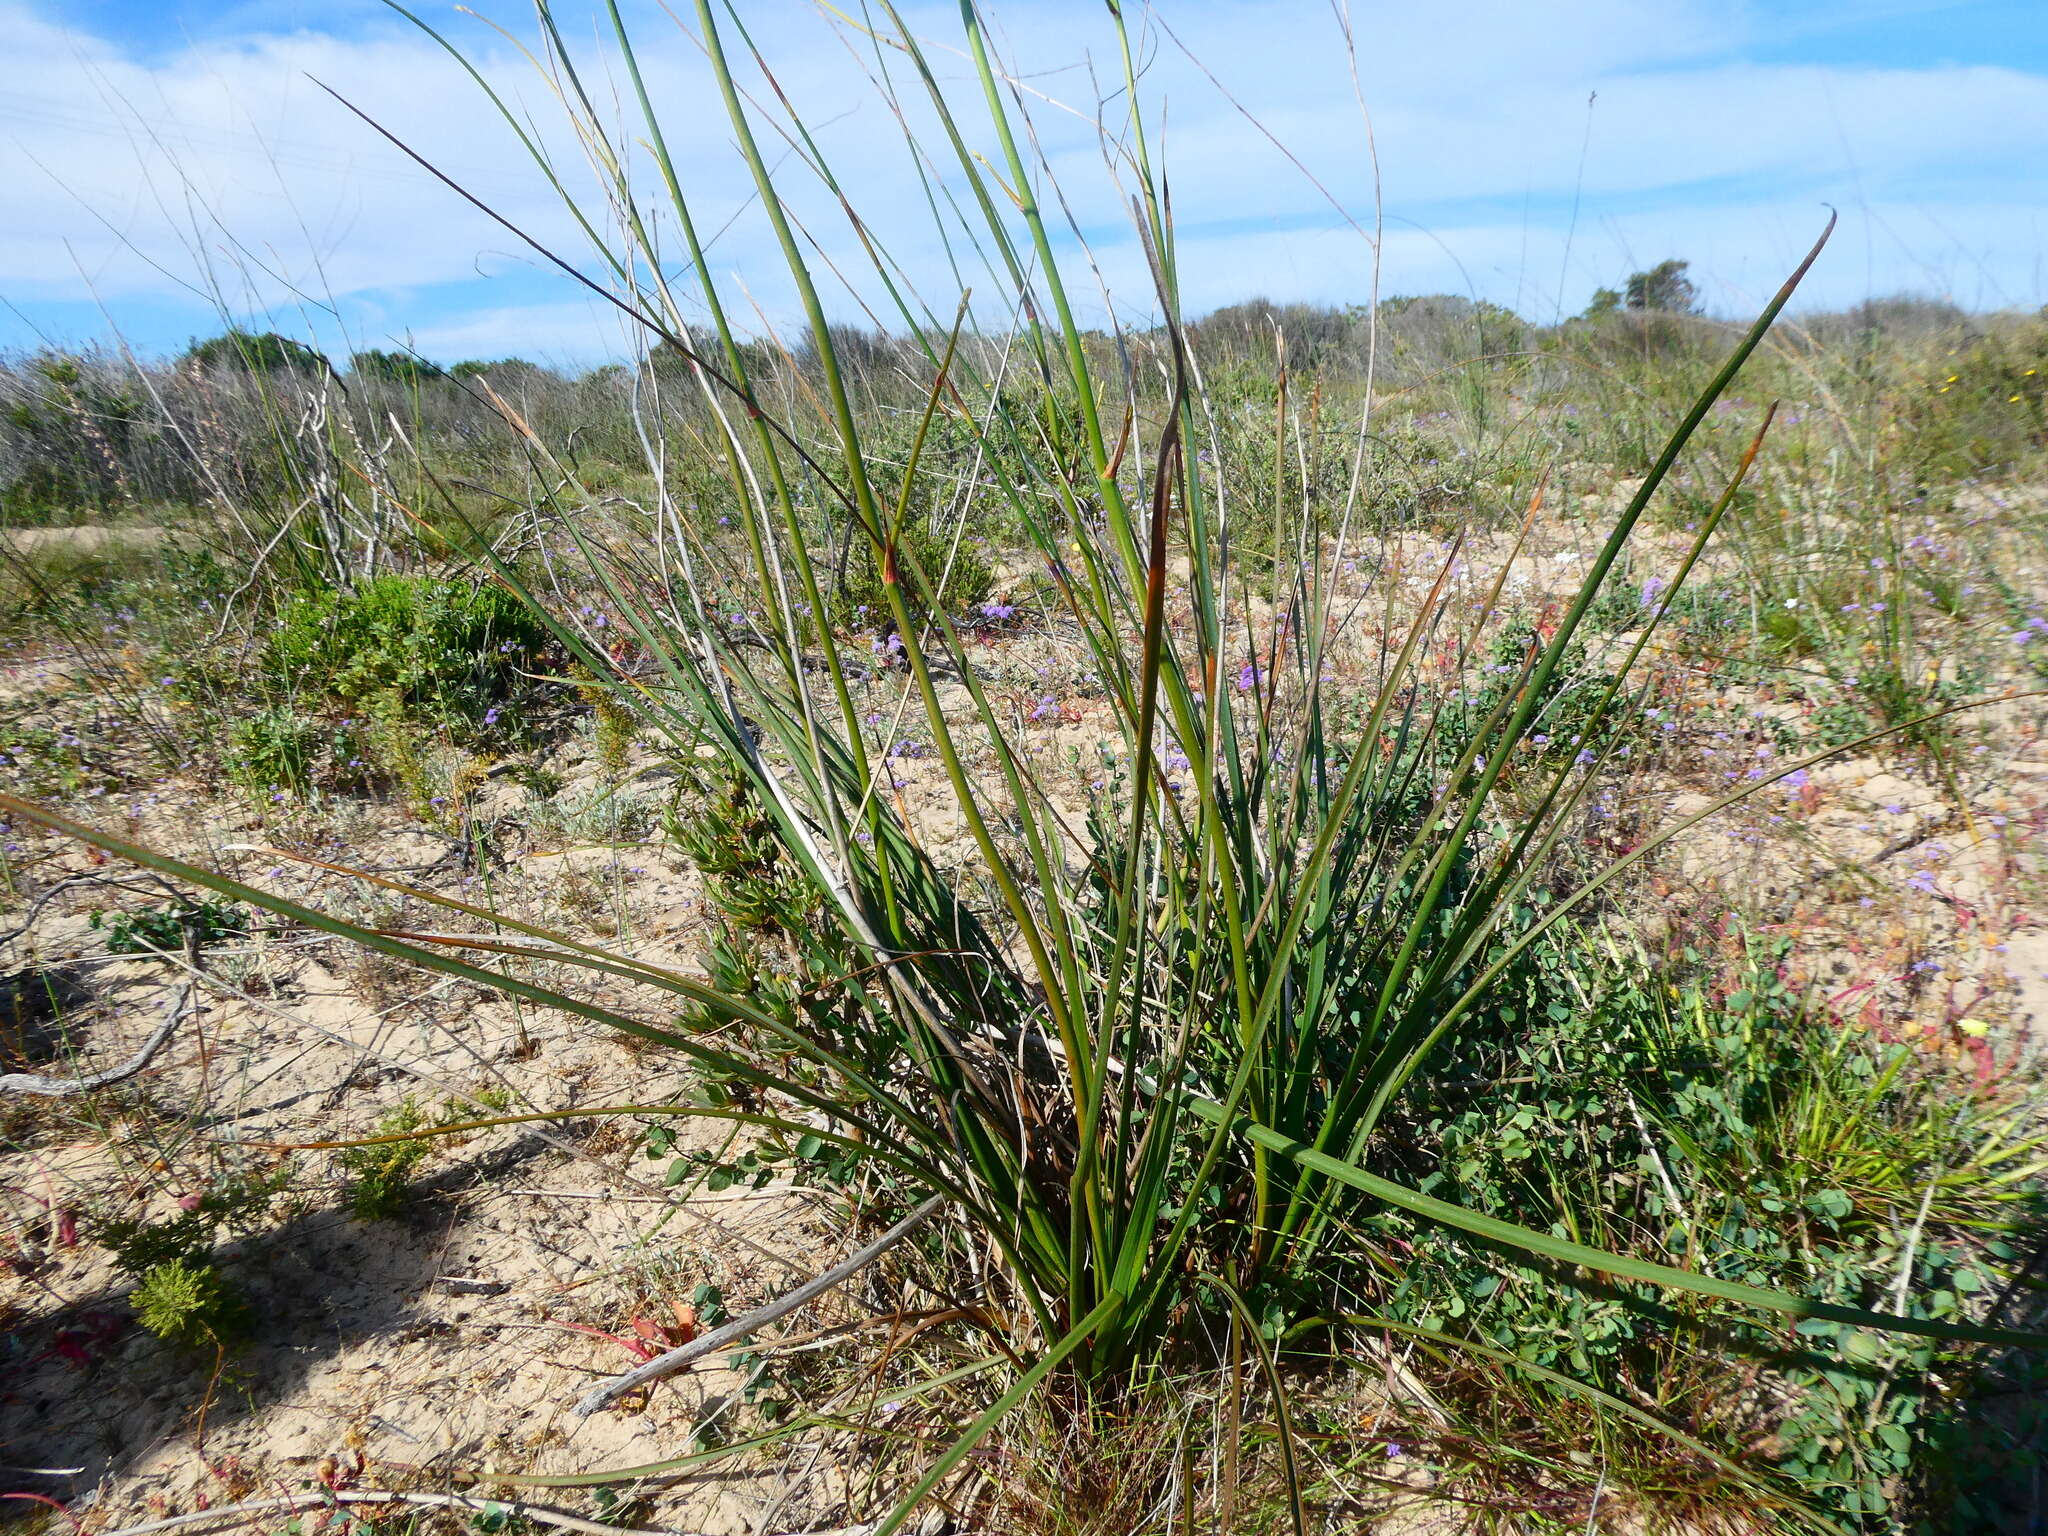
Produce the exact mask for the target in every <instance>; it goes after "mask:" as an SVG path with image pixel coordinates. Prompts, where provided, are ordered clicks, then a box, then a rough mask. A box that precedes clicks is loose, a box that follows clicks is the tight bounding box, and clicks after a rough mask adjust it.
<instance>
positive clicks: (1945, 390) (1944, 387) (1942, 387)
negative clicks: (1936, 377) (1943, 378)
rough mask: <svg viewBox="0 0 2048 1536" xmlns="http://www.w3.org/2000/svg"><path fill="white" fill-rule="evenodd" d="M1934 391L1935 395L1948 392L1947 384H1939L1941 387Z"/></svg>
mask: <svg viewBox="0 0 2048 1536" xmlns="http://www.w3.org/2000/svg"><path fill="white" fill-rule="evenodd" d="M1935 393H1936V394H1937V395H1945V394H1947V393H1948V386H1947V385H1946V384H1944V385H1942V386H1941V388H1939V389H1937V390H1936V391H1935Z"/></svg>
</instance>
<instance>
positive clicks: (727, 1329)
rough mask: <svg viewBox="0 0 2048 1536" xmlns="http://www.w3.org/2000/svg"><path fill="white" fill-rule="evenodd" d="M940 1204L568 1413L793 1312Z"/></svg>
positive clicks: (587, 1411)
mask: <svg viewBox="0 0 2048 1536" xmlns="http://www.w3.org/2000/svg"><path fill="white" fill-rule="evenodd" d="M943 1204H945V1201H944V1199H943V1198H942V1197H940V1196H938V1195H934V1196H932V1198H931V1199H929V1200H927V1201H925V1203H924V1204H923V1205H920V1206H919V1207H918V1208H917V1209H916V1210H914V1211H912V1212H911V1213H910V1214H909V1215H908V1216H906V1217H904V1218H903V1219H902V1220H901V1221H899V1222H897V1223H896V1225H895V1226H893V1227H891V1228H890V1229H889V1230H888V1231H886V1232H884V1233H883V1234H882V1235H881V1236H880V1237H878V1238H876V1239H875V1240H874V1241H873V1242H872V1243H869V1244H868V1245H867V1247H865V1248H863V1249H861V1250H860V1252H858V1253H856V1254H854V1255H853V1256H852V1257H851V1258H848V1259H846V1260H844V1261H843V1262H841V1263H839V1264H835V1265H833V1266H832V1268H830V1269H828V1270H826V1271H825V1273H823V1274H822V1275H820V1276H818V1278H817V1279H815V1280H806V1281H805V1282H804V1283H803V1284H802V1285H800V1286H798V1287H797V1288H796V1289H795V1290H793V1291H791V1292H790V1293H789V1294H788V1295H786V1296H783V1297H780V1298H778V1299H777V1300H775V1301H771V1302H769V1303H768V1305H766V1306H765V1307H756V1308H755V1309H754V1310H753V1311H751V1312H748V1313H746V1314H745V1315H744V1316H741V1317H736V1318H734V1319H733V1320H732V1321H731V1322H729V1323H721V1324H719V1326H718V1327H716V1328H714V1329H712V1330H711V1331H710V1332H709V1333H707V1334H705V1335H703V1336H702V1337H701V1338H695V1339H692V1340H690V1342H689V1343H687V1344H683V1345H679V1346H678V1347H677V1348H675V1349H672V1350H670V1351H669V1352H668V1353H667V1354H665V1355H656V1356H655V1357H654V1358H653V1359H652V1360H649V1361H646V1362H644V1363H643V1364H640V1365H636V1366H634V1367H633V1369H632V1370H630V1371H627V1372H626V1373H625V1374H624V1375H621V1376H614V1377H613V1378H612V1379H611V1380H610V1381H607V1382H605V1383H604V1384H603V1385H602V1386H600V1387H598V1388H597V1389H596V1390H595V1391H593V1392H592V1393H590V1394H589V1395H588V1396H587V1397H585V1398H584V1399H583V1400H582V1401H581V1402H579V1403H577V1405H576V1406H575V1408H574V1409H573V1410H572V1411H573V1412H574V1413H575V1415H576V1417H577V1418H579V1419H581V1418H587V1417H589V1416H590V1415H591V1414H593V1413H596V1412H597V1411H598V1410H599V1409H600V1408H605V1407H609V1406H610V1405H611V1404H612V1403H614V1402H616V1401H618V1399H619V1398H621V1397H623V1396H624V1395H625V1394H626V1393H628V1392H630V1391H632V1390H633V1389H634V1388H635V1387H643V1386H645V1385H647V1383H648V1382H650V1381H659V1380H661V1379H662V1378H663V1377H664V1376H673V1375H674V1374H675V1373H676V1372H677V1371H680V1370H682V1369H683V1368H684V1367H685V1366H687V1365H689V1364H690V1363H691V1362H692V1361H694V1360H700V1359H702V1358H703V1357H704V1356H705V1355H709V1354H713V1353H715V1352H716V1351H718V1350H721V1349H723V1348H725V1346H726V1345H728V1344H730V1343H732V1342H734V1341H735V1340H737V1339H743V1338H745V1337H746V1336H747V1335H748V1334H750V1333H753V1332H755V1331H757V1330H758V1329H761V1328H765V1327H766V1326H767V1325H768V1324H770V1323H772V1322H774V1321H775V1320H776V1319H777V1318H778V1317H786V1316H788V1315H789V1314H790V1313H792V1312H794V1311H796V1309H797V1308H798V1307H801V1306H803V1305H805V1304H806V1303H808V1302H811V1301H814V1300H816V1299H817V1298H818V1297H820V1296H822V1295H824V1294H825V1292H827V1291H829V1290H831V1289H832V1288H833V1287H834V1286H836V1285H840V1284H842V1283H844V1282H845V1281H846V1280H847V1279H848V1278H849V1277H851V1276H853V1275H856V1274H858V1273H859V1272H860V1271H861V1270H863V1269H865V1268H867V1267H868V1265H870V1264H872V1263H874V1262H875V1260H877V1259H879V1258H880V1257H881V1256H882V1255H883V1254H885V1253H887V1252H888V1251H889V1250H890V1249H891V1248H894V1247H895V1246H896V1245H897V1244H898V1243H900V1242H902V1241H903V1239H905V1238H906V1237H908V1236H910V1234H911V1233H913V1232H915V1231H916V1230H917V1229H918V1228H919V1227H921V1226H923V1225H924V1224H925V1223H926V1222H928V1221H930V1220H931V1219H932V1217H933V1216H935V1215H937V1214H938V1210H939V1207H940V1206H941V1205H943Z"/></svg>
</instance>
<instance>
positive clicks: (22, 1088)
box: [0, 981, 196, 1099]
mask: <svg viewBox="0 0 2048 1536" xmlns="http://www.w3.org/2000/svg"><path fill="white" fill-rule="evenodd" d="M195 1011H196V1010H195V1009H194V1008H193V1006H192V983H191V982H189V981H188V982H186V983H185V985H183V986H182V987H180V988H178V992H177V995H176V996H175V997H173V998H172V999H171V1006H170V1009H169V1011H168V1012H166V1013H165V1014H164V1021H163V1023H161V1024H159V1025H157V1027H156V1033H155V1034H153V1035H151V1036H150V1037H149V1039H148V1041H147V1042H146V1043H145V1044H144V1045H143V1047H142V1049H141V1050H139V1051H137V1052H136V1053H135V1054H134V1055H133V1056H131V1057H129V1058H128V1059H127V1060H126V1061H124V1062H122V1063H121V1065H120V1066H118V1067H109V1068H108V1069H107V1070H106V1071H104V1072H95V1073H93V1074H92V1075H91V1076H90V1077H43V1076H41V1075H40V1074H38V1073H35V1072H10V1073H8V1074H7V1075H6V1076H4V1077H0V1093H32V1094H35V1095H36V1096H37V1097H39V1098H45V1099H68V1098H71V1097H73V1096H74V1095H77V1094H81V1093H91V1092H92V1091H93V1090H94V1089H96V1088H111V1087H112V1086H113V1085H114V1084H115V1083H119V1082H125V1081H126V1080H127V1079H129V1078H131V1077H133V1076H134V1075H135V1074H136V1073H138V1072H140V1071H141V1070H142V1069H143V1068H144V1067H146V1066H148V1065H149V1064H150V1063H151V1062H152V1061H154V1060H155V1059H156V1053H157V1052H158V1051H160V1050H162V1049H163V1048H164V1044H165V1042H166V1041H168V1040H169V1039H170V1038H171V1036H172V1034H173V1033H174V1032H175V1031H176V1030H177V1028H178V1026H179V1025H180V1024H181V1023H183V1022H184V1021H185V1018H186V1016H187V1015H189V1014H191V1013H193V1012H195Z"/></svg>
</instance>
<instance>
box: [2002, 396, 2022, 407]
mask: <svg viewBox="0 0 2048 1536" xmlns="http://www.w3.org/2000/svg"><path fill="white" fill-rule="evenodd" d="M2017 399H2019V396H2018V395H2007V396H2006V397H2005V403H2006V404H2007V405H2011V404H2012V403H2013V401H2015V400H2017Z"/></svg>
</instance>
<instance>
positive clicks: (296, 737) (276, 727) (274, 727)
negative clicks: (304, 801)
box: [227, 704, 320, 796]
mask: <svg viewBox="0 0 2048 1536" xmlns="http://www.w3.org/2000/svg"><path fill="white" fill-rule="evenodd" d="M319 752H320V727H319V724H318V723H317V722H316V721H312V720H308V719H307V718H306V717H305V716H304V715H302V714H300V713H299V712H298V711H297V710H295V709H293V708H292V707H291V705H289V704H270V705H266V706H264V707H263V708H261V709H259V710H257V711H256V712H255V713H254V714H252V715H249V716H248V717H246V718H245V719H241V720H237V721H236V722H235V723H234V725H233V727H232V728H231V729H230V730H229V732H228V757H227V765H228V776H229V777H230V778H232V779H233V780H234V781H235V782H236V783H237V784H239V785H241V786H242V787H243V788H244V789H249V790H254V791H256V792H258V793H259V794H260V793H263V792H266V791H271V790H282V791H284V792H285V793H287V794H290V795H294V796H303V795H304V794H305V793H306V792H307V791H308V790H310V789H311V788H312V787H313V773H314V769H315V767H316V766H317V763H318V759H319Z"/></svg>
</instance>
